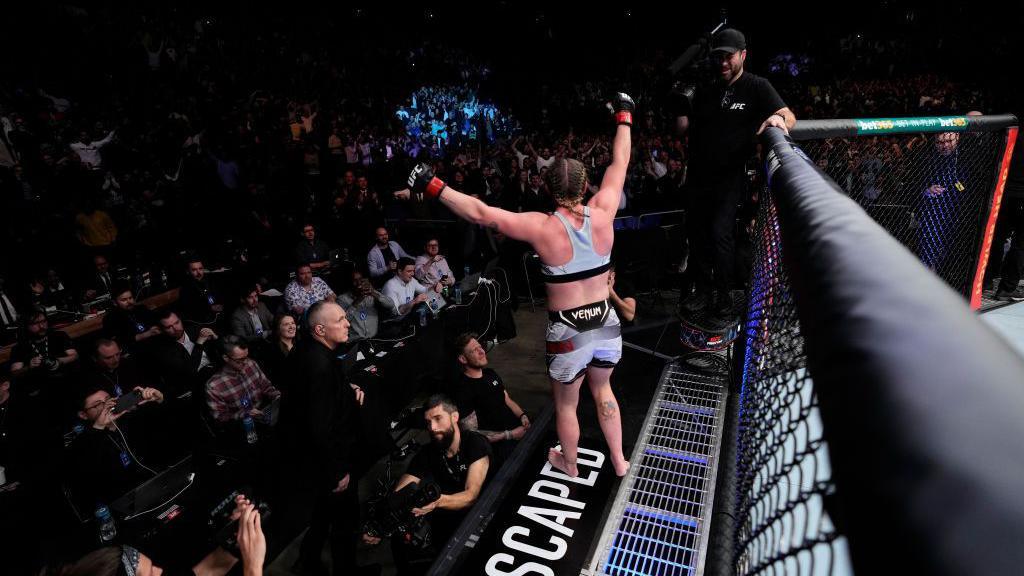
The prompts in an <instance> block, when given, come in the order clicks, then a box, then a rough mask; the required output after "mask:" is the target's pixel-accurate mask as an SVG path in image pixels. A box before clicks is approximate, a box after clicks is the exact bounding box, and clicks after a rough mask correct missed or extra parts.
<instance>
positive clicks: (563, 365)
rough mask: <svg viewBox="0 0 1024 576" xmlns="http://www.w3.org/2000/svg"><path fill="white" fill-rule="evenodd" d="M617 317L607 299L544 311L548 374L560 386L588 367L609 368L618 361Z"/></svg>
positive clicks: (619, 349)
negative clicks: (554, 310) (546, 326)
mask: <svg viewBox="0 0 1024 576" xmlns="http://www.w3.org/2000/svg"><path fill="white" fill-rule="evenodd" d="M620 328H621V325H620V324H619V316H618V314H616V313H615V308H614V307H613V306H612V304H611V302H610V301H608V300H602V301H600V302H593V303H591V304H585V305H583V306H580V307H578V308H573V309H571V310H559V311H557V312H548V331H547V338H546V340H547V363H548V375H549V376H551V378H552V379H554V380H557V381H559V382H561V383H563V384H570V383H572V382H573V381H575V380H576V379H577V378H579V377H580V376H581V375H582V374H583V372H585V371H586V369H587V367H588V366H594V367H595V368H613V367H614V366H615V364H617V363H618V361H619V358H622V336H621V331H620Z"/></svg>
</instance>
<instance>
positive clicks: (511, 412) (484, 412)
mask: <svg viewBox="0 0 1024 576" xmlns="http://www.w3.org/2000/svg"><path fill="white" fill-rule="evenodd" d="M455 349H456V350H458V351H459V356H458V361H459V364H460V365H461V366H462V379H461V380H460V381H459V383H458V385H457V386H456V388H455V403H456V405H457V406H458V408H459V414H464V415H465V416H462V417H461V419H460V422H459V425H460V426H461V427H462V428H463V429H464V430H474V431H476V432H477V433H479V434H482V435H483V436H484V438H487V441H488V442H490V443H491V449H492V450H493V451H494V456H495V461H496V462H495V468H497V467H498V466H500V465H501V463H502V462H504V461H505V460H506V459H507V458H508V457H509V456H510V455H511V454H512V450H514V449H515V447H516V443H517V442H518V441H519V440H520V439H521V438H522V437H523V436H525V435H526V431H527V429H529V428H530V418H529V417H528V416H527V415H526V411H525V410H523V409H522V408H520V407H519V404H517V403H516V401H515V400H513V399H512V397H511V396H509V394H508V391H507V390H506V389H505V384H504V382H502V380H501V377H500V376H498V373H497V372H495V371H494V370H492V369H490V368H488V367H487V351H485V350H484V347H483V346H481V345H480V342H479V341H478V340H477V335H476V334H474V333H472V332H467V333H465V334H462V335H461V336H459V337H458V339H456V341H455Z"/></svg>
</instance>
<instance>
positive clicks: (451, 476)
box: [363, 394, 491, 574]
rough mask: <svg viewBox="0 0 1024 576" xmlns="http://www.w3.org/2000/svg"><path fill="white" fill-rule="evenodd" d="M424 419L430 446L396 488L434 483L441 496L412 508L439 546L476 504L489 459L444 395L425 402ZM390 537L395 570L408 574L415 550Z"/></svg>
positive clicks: (375, 540) (369, 540)
mask: <svg viewBox="0 0 1024 576" xmlns="http://www.w3.org/2000/svg"><path fill="white" fill-rule="evenodd" d="M423 408H424V414H423V418H424V419H425V420H426V422H427V428H428V430H429V431H430V438H431V442H430V444H428V445H426V446H424V447H423V448H421V449H420V451H419V452H418V453H417V454H416V456H414V457H413V459H412V462H410V463H409V468H408V469H406V471H405V474H403V475H402V477H401V478H399V479H398V484H396V485H395V489H394V490H395V492H398V491H400V490H401V489H403V488H405V487H406V486H408V485H409V484H411V483H413V482H417V483H419V484H420V485H421V486H422V485H423V484H424V483H425V482H434V483H436V484H437V486H438V488H439V489H440V492H441V497H440V498H438V499H437V500H435V501H433V502H431V503H429V504H427V505H425V506H423V507H422V508H413V509H412V514H413V515H414V516H416V517H421V516H428V515H429V516H428V517H429V519H430V527H431V531H432V537H431V539H432V541H433V542H434V544H435V547H436V548H440V547H441V546H443V545H444V543H445V542H447V541H448V538H450V537H451V536H452V534H453V533H454V532H455V530H456V529H457V528H458V527H459V524H460V523H462V519H463V517H464V516H465V512H466V511H467V510H468V509H469V508H470V507H471V506H473V504H474V503H476V499H477V497H478V496H479V495H480V490H481V488H482V487H483V485H484V481H485V480H486V478H487V471H488V470H489V468H490V463H491V458H490V457H491V448H490V445H488V443H487V440H486V439H485V438H484V437H483V436H481V435H479V434H477V433H476V432H470V431H467V430H463V431H460V430H459V412H458V410H457V409H456V407H455V403H454V402H452V400H450V399H449V398H447V397H445V396H443V395H441V394H435V395H433V396H431V397H430V398H428V399H427V403H426V405H424V407H423ZM395 536H396V537H395V538H393V539H392V553H393V554H394V557H395V564H396V565H397V566H398V568H399V574H409V573H410V571H409V570H410V561H412V560H415V559H417V558H415V553H416V551H415V550H412V549H410V548H409V547H408V546H405V545H404V544H403V542H402V538H401V537H399V536H400V535H398V534H396V535H395ZM363 542H366V543H367V544H371V545H372V544H378V543H380V538H378V537H375V536H370V535H369V534H363Z"/></svg>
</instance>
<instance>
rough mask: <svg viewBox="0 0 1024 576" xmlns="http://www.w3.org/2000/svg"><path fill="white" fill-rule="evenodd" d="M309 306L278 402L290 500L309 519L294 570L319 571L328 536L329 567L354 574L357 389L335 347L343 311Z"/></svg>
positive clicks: (343, 329) (343, 331)
mask: <svg viewBox="0 0 1024 576" xmlns="http://www.w3.org/2000/svg"><path fill="white" fill-rule="evenodd" d="M308 314H309V315H308V320H307V325H308V330H309V338H307V339H306V340H305V341H304V342H302V343H300V344H299V345H298V346H296V348H295V350H294V351H293V352H292V354H291V355H290V356H289V360H288V361H289V369H288V374H289V383H288V386H287V388H286V393H285V396H284V398H283V400H282V405H281V427H282V434H283V436H284V450H285V454H286V455H287V456H288V457H289V458H292V459H294V461H293V462H292V463H293V464H294V467H292V469H291V470H290V471H289V474H291V475H292V477H291V478H290V480H291V482H289V483H288V485H289V487H290V490H289V495H288V496H289V499H290V500H291V502H290V506H289V507H290V508H294V510H295V511H296V513H297V514H299V515H301V518H302V519H307V518H308V523H309V532H307V533H306V536H305V538H303V540H302V546H301V547H300V550H299V561H300V563H301V570H300V572H302V573H309V574H314V573H321V572H323V569H324V568H323V565H322V563H321V560H320V554H321V551H322V550H323V545H324V541H325V540H327V539H328V537H329V538H330V546H331V555H332V557H333V562H332V564H333V566H334V574H357V573H358V572H357V568H356V565H355V556H356V534H357V531H356V528H357V527H358V524H359V501H358V499H357V497H356V496H357V491H358V483H359V481H358V477H357V476H358V470H357V468H356V460H357V458H356V446H357V442H359V438H358V436H359V425H358V414H357V411H358V407H359V405H360V404H361V403H362V399H363V394H362V390H360V389H359V388H358V387H355V386H351V385H349V383H348V381H347V380H346V378H345V374H344V371H343V370H342V366H341V364H340V361H339V360H338V359H337V352H335V349H336V348H337V347H338V346H339V345H341V344H343V343H345V342H347V341H348V326H349V322H348V318H346V316H345V311H344V310H343V309H342V308H341V306H339V305H337V304H335V303H333V302H327V301H323V302H317V303H316V304H314V305H313V306H311V307H310V308H309V313H308Z"/></svg>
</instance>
